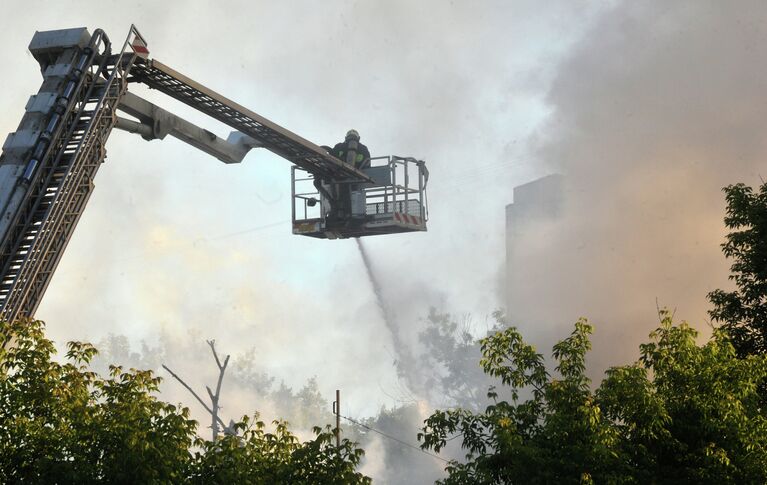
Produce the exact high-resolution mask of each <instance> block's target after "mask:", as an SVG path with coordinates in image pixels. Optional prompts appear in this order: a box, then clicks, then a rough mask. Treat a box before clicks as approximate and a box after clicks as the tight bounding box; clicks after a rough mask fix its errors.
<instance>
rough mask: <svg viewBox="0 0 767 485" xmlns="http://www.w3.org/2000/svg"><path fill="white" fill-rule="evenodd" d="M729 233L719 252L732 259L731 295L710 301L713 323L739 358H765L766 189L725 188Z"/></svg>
mask: <svg viewBox="0 0 767 485" xmlns="http://www.w3.org/2000/svg"><path fill="white" fill-rule="evenodd" d="M724 192H725V194H726V199H727V215H726V216H725V219H724V223H725V225H726V226H727V228H728V229H730V233H729V234H727V237H726V240H725V242H724V244H722V252H723V253H724V255H725V256H726V257H728V258H730V259H732V260H733V263H732V266H731V271H732V274H731V275H730V279H731V280H733V281H734V282H735V286H736V289H735V290H733V291H723V290H716V291H713V292H711V293H709V295H708V297H709V300H710V301H711V303H713V305H714V308H713V309H712V310H711V311H710V312H709V313H710V314H711V318H713V319H714V320H715V321H718V322H721V323H722V328H724V329H725V330H727V332H728V333H729V334H730V338H731V339H732V343H733V345H734V346H735V349H736V350H737V352H738V354H739V355H741V356H745V355H752V354H764V353H767V184H763V185H762V186H761V187H760V188H759V191H758V192H754V190H753V189H752V188H751V187H747V186H745V185H743V184H737V185H730V186H728V187H725V188H724Z"/></svg>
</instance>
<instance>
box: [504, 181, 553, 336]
mask: <svg viewBox="0 0 767 485" xmlns="http://www.w3.org/2000/svg"><path fill="white" fill-rule="evenodd" d="M564 183H565V178H564V176H563V175H560V174H552V175H547V176H545V177H541V178H539V179H536V180H533V181H532V182H528V183H526V184H522V185H518V186H517V187H514V195H513V197H514V202H513V203H511V204H509V205H507V206H506V308H507V312H508V316H509V318H510V320H511V321H512V322H514V321H515V320H516V318H515V316H516V315H517V314H518V311H517V310H516V309H518V308H520V305H524V304H525V302H524V301H519V300H520V298H519V297H518V296H517V292H516V291H515V286H516V285H518V284H521V281H524V280H525V279H526V278H535V277H536V275H534V274H528V275H525V278H517V277H515V271H516V268H517V263H518V261H519V260H518V258H519V257H520V255H519V254H518V245H519V244H521V241H522V239H523V237H522V236H523V234H524V233H525V231H526V230H528V229H531V228H532V227H533V226H534V225H539V224H540V223H546V222H554V221H556V220H558V219H559V218H561V217H562V214H563V211H564ZM538 227H540V226H538Z"/></svg>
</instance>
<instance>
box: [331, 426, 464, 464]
mask: <svg viewBox="0 0 767 485" xmlns="http://www.w3.org/2000/svg"><path fill="white" fill-rule="evenodd" d="M339 416H341V417H342V418H344V419H345V420H347V421H351V422H352V423H354V424H356V425H357V426H362V427H363V428H365V429H368V430H370V431H373V432H374V433H378V434H380V435H381V436H383V437H385V438H389V439H390V440H393V441H396V442H397V443H399V444H401V445H404V446H407V447H408V448H412V449H414V450H416V451H420V452H421V453H423V454H424V455H429V456H430V457H432V458H436V459H437V460H441V461H444V462H445V463H450V460H446V459H444V458H442V457H441V456H438V455H435V454H434V453H429V452H428V451H426V450H424V449H422V448H420V447H418V446H415V445H411V444H410V443H408V442H407V441H402V440H401V439H399V438H396V437H394V436H392V435H390V434H386V433H384V432H383V431H380V430H377V429H375V428H373V427H371V426H368V425H366V424H363V423H360V422H359V421H356V420H354V419H352V418H349V417H347V416H344V415H343V414H341V415H339Z"/></svg>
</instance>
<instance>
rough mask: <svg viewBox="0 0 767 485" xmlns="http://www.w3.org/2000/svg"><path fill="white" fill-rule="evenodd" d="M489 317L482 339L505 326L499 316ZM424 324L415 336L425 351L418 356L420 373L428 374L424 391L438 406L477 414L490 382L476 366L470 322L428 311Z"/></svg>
mask: <svg viewBox="0 0 767 485" xmlns="http://www.w3.org/2000/svg"><path fill="white" fill-rule="evenodd" d="M492 316H493V320H494V322H493V327H492V328H491V329H490V330H489V331H487V332H486V334H485V336H487V335H491V334H492V333H495V332H497V331H498V330H501V329H503V328H505V327H506V326H507V323H506V321H505V317H504V315H503V313H502V312H500V311H496V312H494V313H493V315H492ZM424 324H425V328H424V329H423V330H422V331H421V332H420V333H419V334H418V339H419V340H420V341H421V343H422V344H423V346H424V349H425V350H426V352H425V353H424V354H423V355H422V356H421V361H422V363H423V365H422V366H421V369H426V371H425V372H426V373H428V375H427V376H426V377H425V386H424V388H425V389H428V390H431V394H432V395H433V399H434V400H436V401H437V402H441V403H442V405H445V406H458V407H461V408H464V409H471V410H478V409H479V407H480V406H481V405H482V402H483V401H484V393H485V389H487V385H488V384H489V383H490V382H491V381H490V379H489V378H488V377H487V376H486V375H485V374H484V373H483V372H482V368H481V367H479V366H478V365H477V360H478V359H479V357H481V355H482V354H481V352H480V344H479V342H478V338H477V337H475V335H474V333H472V331H471V320H470V319H469V318H468V317H464V318H463V319H462V320H461V321H460V322H459V321H458V320H457V319H456V318H455V316H454V315H451V314H449V313H444V312H439V311H437V309H435V308H430V309H429V314H428V316H427V317H426V319H425V321H424Z"/></svg>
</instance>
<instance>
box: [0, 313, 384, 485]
mask: <svg viewBox="0 0 767 485" xmlns="http://www.w3.org/2000/svg"><path fill="white" fill-rule="evenodd" d="M67 347H68V352H67V354H66V359H67V362H66V363H59V362H57V361H56V360H54V358H55V353H56V350H55V347H54V345H53V342H51V341H50V340H48V339H46V338H45V335H44V324H43V322H41V321H38V320H19V321H17V322H14V323H5V322H3V323H0V483H18V482H31V483H97V482H98V483H181V482H189V481H192V482H197V483H203V482H204V483H256V484H261V483H341V484H346V483H348V484H362V483H369V479H368V478H367V477H364V476H363V475H362V474H360V473H358V472H357V471H356V467H357V465H358V464H359V462H360V459H361V457H362V454H363V451H362V450H361V449H359V448H357V447H356V444H355V443H352V442H350V441H348V440H343V441H342V443H341V446H340V447H338V448H336V446H335V444H334V435H333V433H332V432H331V430H330V428H324V429H321V428H315V438H314V439H313V440H309V441H306V442H303V443H302V442H300V441H299V440H298V439H297V438H296V437H295V436H294V435H293V434H292V433H291V432H290V431H289V429H288V426H287V423H285V422H276V423H274V424H275V427H276V431H275V432H273V433H270V432H268V431H267V430H266V426H265V425H264V423H263V422H261V421H258V420H257V419H254V420H251V419H248V418H243V420H242V421H241V422H240V423H237V424H235V428H236V429H237V430H239V432H240V436H225V437H224V438H222V439H219V440H217V441H216V442H211V441H206V440H203V439H201V438H198V437H196V430H197V423H196V422H195V421H193V420H191V419H190V418H189V410H188V409H187V408H185V407H182V406H174V405H172V404H169V403H165V402H163V401H161V400H159V399H158V398H157V397H156V396H155V394H156V393H157V391H158V386H159V383H160V378H158V377H155V376H154V375H153V374H152V372H151V371H142V370H136V369H130V370H127V371H126V370H124V369H123V368H121V367H117V366H112V367H111V368H110V374H109V375H108V376H107V377H100V376H99V375H98V374H96V373H95V372H93V371H92V370H91V369H90V367H89V365H90V362H91V359H92V358H93V357H94V356H95V355H96V349H95V348H94V347H93V346H91V345H90V344H86V343H79V342H70V343H69V344H68V346H67ZM230 479H231V480H230Z"/></svg>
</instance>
